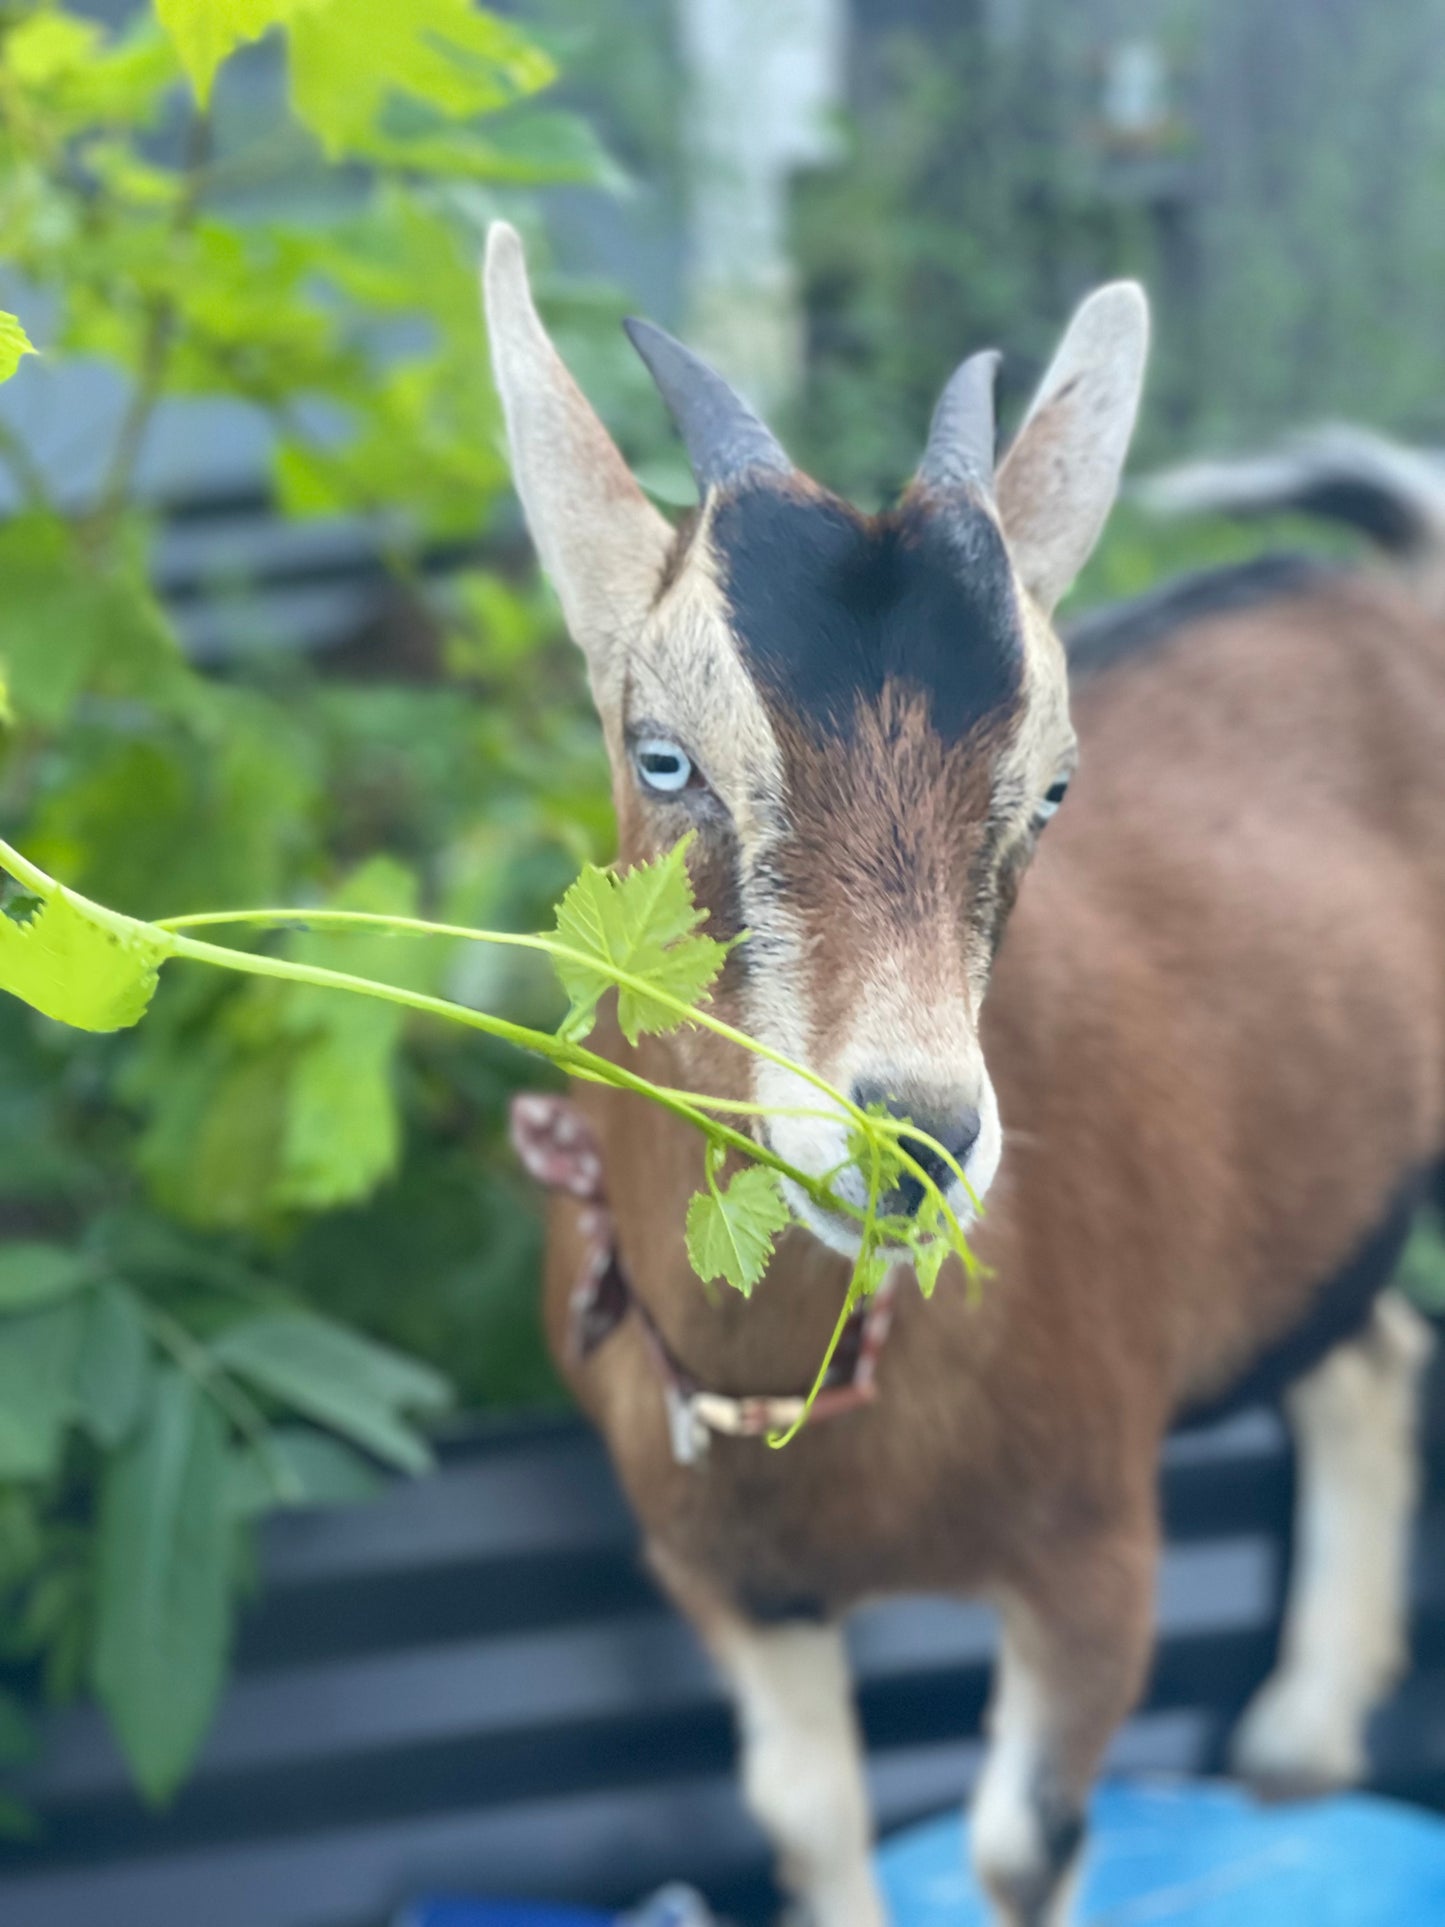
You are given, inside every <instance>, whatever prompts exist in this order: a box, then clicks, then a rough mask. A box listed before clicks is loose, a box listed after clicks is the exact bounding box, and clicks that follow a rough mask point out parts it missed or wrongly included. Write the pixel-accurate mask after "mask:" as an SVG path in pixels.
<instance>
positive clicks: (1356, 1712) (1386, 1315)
mask: <svg viewBox="0 0 1445 1927" xmlns="http://www.w3.org/2000/svg"><path fill="white" fill-rule="evenodd" d="M1430 1347H1431V1339H1430V1335H1429V1332H1428V1330H1427V1328H1426V1326H1425V1325H1424V1323H1423V1321H1422V1320H1421V1319H1420V1317H1419V1316H1418V1315H1417V1314H1416V1313H1415V1312H1414V1311H1413V1310H1412V1309H1411V1307H1410V1306H1409V1305H1408V1304H1407V1303H1406V1302H1405V1300H1404V1299H1403V1298H1401V1297H1399V1296H1398V1295H1397V1294H1395V1293H1393V1292H1391V1293H1389V1294H1387V1295H1386V1296H1385V1297H1384V1298H1382V1299H1381V1300H1380V1301H1379V1304H1378V1305H1377V1306H1376V1309H1375V1314H1374V1317H1373V1319H1372V1322H1371V1325H1370V1327H1369V1329H1368V1331H1367V1333H1366V1334H1365V1336H1364V1337H1362V1338H1361V1339H1360V1340H1359V1341H1358V1342H1356V1343H1354V1344H1349V1345H1342V1346H1341V1347H1340V1348H1339V1349H1338V1350H1337V1351H1335V1352H1332V1353H1331V1354H1330V1356H1329V1357H1328V1358H1327V1359H1326V1360H1325V1362H1324V1363H1323V1364H1322V1365H1320V1366H1319V1367H1318V1368H1317V1369H1316V1370H1315V1371H1314V1372H1312V1373H1311V1374H1310V1375H1309V1376H1308V1377H1307V1378H1305V1379H1302V1380H1301V1381H1300V1383H1299V1384H1298V1385H1297V1386H1296V1387H1295V1388H1294V1389H1293V1390H1292V1391H1291V1393H1290V1395H1289V1398H1288V1401H1287V1411H1288V1414H1289V1420H1290V1424H1291V1427H1292V1429H1293V1431H1294V1434H1295V1439H1296V1443H1297V1447H1298V1453H1299V1502H1298V1503H1299V1524H1298V1530H1297V1533H1296V1551H1295V1569H1294V1572H1293V1575H1292V1577H1291V1583H1290V1594H1289V1605H1288V1609H1287V1613H1286V1618H1285V1630H1284V1640H1283V1649H1282V1657H1281V1660H1280V1665H1279V1668H1278V1670H1277V1671H1276V1672H1275V1673H1274V1675H1273V1676H1272V1677H1271V1678H1270V1679H1269V1680H1267V1681H1266V1682H1265V1684H1264V1686H1263V1687H1262V1688H1261V1689H1260V1691H1259V1693H1258V1695H1257V1696H1256V1698H1255V1699H1254V1701H1253V1702H1252V1704H1251V1705H1250V1707H1249V1709H1248V1711H1247V1712H1246V1714H1245V1717H1244V1720H1243V1722H1242V1724H1241V1726H1240V1728H1239V1731H1238V1733H1237V1735H1236V1737H1235V1742H1234V1764H1235V1766H1236V1769H1237V1770H1238V1771H1239V1772H1241V1773H1242V1774H1244V1775H1245V1776H1246V1777H1247V1778H1249V1779H1252V1780H1255V1781H1258V1782H1260V1783H1263V1784H1273V1785H1279V1786H1283V1787H1289V1788H1312V1787H1320V1786H1339V1785H1348V1784H1350V1783H1352V1782H1353V1781H1355V1780H1358V1779H1359V1778H1360V1776H1361V1774H1362V1773H1363V1771H1364V1768H1365V1724H1366V1721H1367V1719H1368V1717H1369V1714H1370V1712H1371V1710H1372V1709H1373V1708H1374V1706H1375V1705H1376V1704H1377V1703H1378V1702H1379V1700H1380V1699H1381V1698H1382V1697H1383V1695H1384V1694H1385V1693H1386V1692H1387V1691H1388V1690H1389V1688H1390V1686H1391V1685H1392V1684H1393V1683H1394V1681H1395V1679H1396V1678H1397V1676H1398V1674H1399V1672H1400V1670H1401V1669H1402V1667H1403V1665H1404V1662H1405V1653H1406V1612H1407V1603H1408V1591H1407V1576H1408V1564H1409V1548H1410V1525H1411V1520H1412V1517H1413V1513H1414V1505H1415V1494H1416V1486H1417V1483H1418V1463H1417V1451H1416V1422H1417V1414H1418V1404H1419V1384H1420V1376H1421V1372H1422V1370H1423V1368H1424V1364H1425V1360H1426V1359H1427V1357H1428V1356H1429V1352H1430Z"/></svg>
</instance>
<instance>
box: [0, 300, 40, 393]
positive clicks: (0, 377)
mask: <svg viewBox="0 0 1445 1927" xmlns="http://www.w3.org/2000/svg"><path fill="white" fill-rule="evenodd" d="M34 353H35V349H34V347H33V345H32V343H31V340H30V337H29V335H27V334H26V332H25V330H24V329H23V328H22V327H21V325H20V323H19V322H18V321H17V320H16V319H15V317H14V315H13V314H6V313H4V312H3V310H0V381H9V379H10V377H11V376H12V375H13V374H14V373H15V370H16V369H17V368H18V367H19V366H20V362H21V357H22V356H24V355H33V354H34Z"/></svg>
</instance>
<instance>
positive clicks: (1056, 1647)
mask: <svg viewBox="0 0 1445 1927" xmlns="http://www.w3.org/2000/svg"><path fill="white" fill-rule="evenodd" d="M1155 1557H1156V1555H1155V1533H1154V1529H1153V1526H1152V1523H1149V1524H1141V1525H1140V1527H1139V1529H1138V1530H1137V1531H1136V1532H1133V1533H1130V1534H1126V1535H1123V1536H1121V1537H1120V1538H1118V1539H1110V1540H1108V1541H1107V1542H1100V1543H1097V1544H1093V1545H1090V1546H1087V1547H1080V1548H1077V1549H1076V1550H1075V1551H1074V1552H1072V1553H1070V1554H1062V1553H1061V1554H1060V1556H1059V1557H1058V1559H1057V1560H1056V1562H1055V1563H1054V1564H1053V1565H1052V1568H1051V1570H1050V1571H1049V1573H1048V1575H1047V1581H1046V1583H1040V1584H1036V1585H1031V1586H1030V1587H1029V1588H1028V1589H1027V1592H1018V1593H1014V1594H1010V1595H1006V1596H1005V1597H1004V1599H1003V1602H1002V1603H1003V1628H1004V1630H1003V1646H1002V1651H1001V1653H1000V1657H999V1665H998V1671H997V1675H996V1678H995V1684H994V1695H993V1703H992V1705H991V1707H990V1709H989V1720H988V1725H989V1750H988V1756H987V1759H986V1760H985V1762H984V1769H983V1775H982V1778H981V1779H980V1781H979V1785H978V1791H977V1794H976V1795H975V1798H974V1803H973V1813H972V1819H971V1831H972V1835H973V1860H974V1866H975V1868H976V1869H977V1872H978V1876H979V1879H980V1881H981V1883H982V1885H983V1887H984V1889H985V1890H986V1892H987V1893H988V1895H989V1897H990V1898H991V1900H992V1902H993V1906H994V1910H995V1911H994V1918H995V1920H996V1921H997V1922H998V1923H999V1927H1064V1923H1065V1922H1066V1921H1067V1920H1068V1919H1069V1916H1070V1912H1071V1907H1072V1898H1073V1891H1074V1887H1075V1884H1076V1876H1077V1871H1078V1865H1079V1858H1080V1854H1081V1850H1082V1846H1083V1839H1084V1816H1085V1809H1086V1806H1087V1802H1088V1795H1089V1789H1090V1787H1091V1785H1092V1783H1093V1779H1094V1775H1095V1774H1096V1772H1097V1771H1098V1767H1099V1762H1100V1760H1101V1759H1102V1757H1103V1754H1104V1750H1105V1748H1106V1747H1107V1746H1108V1744H1109V1740H1110V1738H1111V1737H1112V1735H1113V1733H1114V1730H1115V1728H1116V1727H1117V1726H1118V1725H1119V1723H1120V1721H1122V1720H1123V1719H1124V1718H1125V1716H1126V1715H1127V1714H1128V1712H1129V1711H1130V1709H1131V1707H1132V1706H1133V1704H1134V1701H1135V1699H1136V1697H1137V1695H1138V1692H1139V1689H1140V1686H1141V1684H1142V1682H1143V1678H1144V1673H1145V1670H1146V1668H1147V1665H1148V1661H1149V1651H1150V1644H1151V1639H1152V1633H1153V1594H1154V1569H1155Z"/></svg>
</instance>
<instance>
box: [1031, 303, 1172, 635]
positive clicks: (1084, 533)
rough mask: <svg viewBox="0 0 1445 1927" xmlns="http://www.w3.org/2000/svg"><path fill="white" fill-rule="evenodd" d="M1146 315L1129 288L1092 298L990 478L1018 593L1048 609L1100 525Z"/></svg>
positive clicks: (1111, 489)
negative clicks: (1025, 593)
mask: <svg viewBox="0 0 1445 1927" xmlns="http://www.w3.org/2000/svg"><path fill="white" fill-rule="evenodd" d="M1148 351H1149V307H1148V303H1147V302H1146V301H1145V299H1144V290H1143V289H1142V288H1141V287H1140V286H1139V284H1138V283H1137V282H1136V281H1113V282H1111V283H1110V284H1109V285H1108V287H1104V288H1099V289H1098V290H1097V291H1096V292H1095V293H1093V294H1091V295H1090V296H1089V298H1088V300H1087V301H1086V302H1084V304H1083V306H1082V307H1081V308H1080V309H1079V310H1078V312H1077V313H1076V314H1075V316H1074V318H1073V320H1072V321H1071V322H1070V323H1069V327H1068V331H1067V333H1066V334H1065V336H1064V338H1063V340H1062V342H1060V344H1059V350H1058V353H1057V354H1056V355H1055V356H1054V358H1053V360H1052V362H1051V363H1050V364H1049V370H1048V373H1047V374H1046V375H1045V376H1044V378H1043V381H1042V382H1041V383H1040V384H1039V392H1038V394H1037V395H1036V396H1035V397H1034V401H1033V405H1032V407H1031V408H1030V409H1029V412H1028V414H1027V415H1026V416H1025V417H1024V423H1023V426H1022V428H1020V430H1019V432H1018V435H1017V436H1016V438H1015V440H1014V444H1013V446H1012V448H1010V450H1009V452H1008V454H1007V456H1006V457H1005V458H1004V461H1003V465H1002V467H1001V468H1000V469H999V472H998V480H997V485H996V491H995V492H996V495H997V500H998V509H999V519H1000V521H1001V522H1002V523H1003V530H1004V534H1005V535H1006V536H1007V538H1008V544H1009V549H1010V551H1011V553H1012V555H1013V559H1014V567H1015V568H1016V569H1017V570H1018V572H1019V577H1020V579H1021V580H1022V582H1023V584H1024V587H1025V588H1026V589H1027V590H1028V591H1029V593H1030V594H1031V595H1032V596H1033V598H1034V600H1035V601H1036V602H1038V603H1039V605H1040V606H1041V607H1042V608H1043V609H1044V610H1046V611H1050V610H1052V609H1053V607H1054V605H1055V603H1057V602H1058V600H1059V598H1060V596H1062V595H1063V594H1064V592H1065V590H1066V589H1067V588H1068V587H1069V585H1070V584H1071V583H1072V582H1073V580H1074V578H1075V576H1076V575H1077V574H1078V573H1079V571H1080V569H1082V568H1083V566H1084V564H1085V563H1086V562H1087V561H1088V559H1089V555H1090V553H1091V551H1092V549H1093V547H1094V544H1095V542H1097V541H1098V539H1099V535H1100V532H1101V531H1102V529H1103V527H1104V523H1105V521H1106V520H1107V519H1108V515H1109V510H1110V508H1111V507H1112V506H1113V502H1114V496H1115V493H1116V492H1117V490H1118V487H1119V476H1120V473H1121V472H1122V470H1123V467H1124V457H1125V455H1126V454H1127V453H1128V450H1129V437H1130V435H1131V434H1132V433H1133V430H1134V417H1135V415H1136V414H1137V412H1138V408H1139V391H1140V389H1141V387H1142V386H1143V382H1144V362H1145V359H1146V357H1147V355H1148Z"/></svg>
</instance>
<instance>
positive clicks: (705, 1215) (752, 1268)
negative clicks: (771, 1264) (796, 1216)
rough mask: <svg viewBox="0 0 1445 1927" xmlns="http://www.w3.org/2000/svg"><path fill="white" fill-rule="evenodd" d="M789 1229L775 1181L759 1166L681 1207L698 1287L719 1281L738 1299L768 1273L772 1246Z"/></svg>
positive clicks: (689, 1254)
mask: <svg viewBox="0 0 1445 1927" xmlns="http://www.w3.org/2000/svg"><path fill="white" fill-rule="evenodd" d="M791 1223H792V1213H791V1212H790V1211H789V1209H788V1207H787V1205H786V1204H785V1203H784V1202H783V1194H782V1192H781V1191H780V1190H779V1188H778V1180H777V1178H776V1177H775V1176H774V1174H773V1173H772V1172H771V1171H768V1170H765V1169H764V1167H763V1166H762V1165H760V1164H750V1165H748V1166H746V1167H745V1168H744V1169H743V1170H741V1171H739V1172H738V1173H737V1174H736V1176H735V1177H734V1178H733V1179H732V1181H731V1183H730V1184H728V1185H726V1186H725V1187H722V1188H719V1187H717V1186H716V1185H712V1186H710V1188H709V1189H708V1190H706V1191H699V1192H698V1193H697V1195H696V1196H695V1197H694V1198H693V1200H692V1203H691V1204H690V1205H689V1206H688V1207H687V1255H688V1257H689V1259H690V1260H691V1261H692V1268H693V1270H694V1271H695V1272H696V1273H697V1275H698V1277H699V1278H701V1279H702V1281H703V1283H704V1284H710V1283H711V1282H712V1280H713V1279H714V1278H725V1279H726V1280H727V1282H728V1283H729V1284H730V1285H732V1286H733V1287H734V1288H735V1289H736V1290H738V1291H740V1292H741V1293H742V1294H743V1296H744V1298H747V1297H750V1296H751V1294H752V1289H753V1286H754V1285H755V1284H757V1282H758V1280H759V1279H760V1278H761V1277H762V1275H763V1273H764V1272H765V1271H766V1270H767V1268H768V1260H769V1259H770V1258H771V1257H772V1255H773V1243H774V1240H775V1239H776V1238H777V1235H778V1233H779V1232H780V1231H784V1230H786V1229H787V1227H788V1225H789V1224H791Z"/></svg>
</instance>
